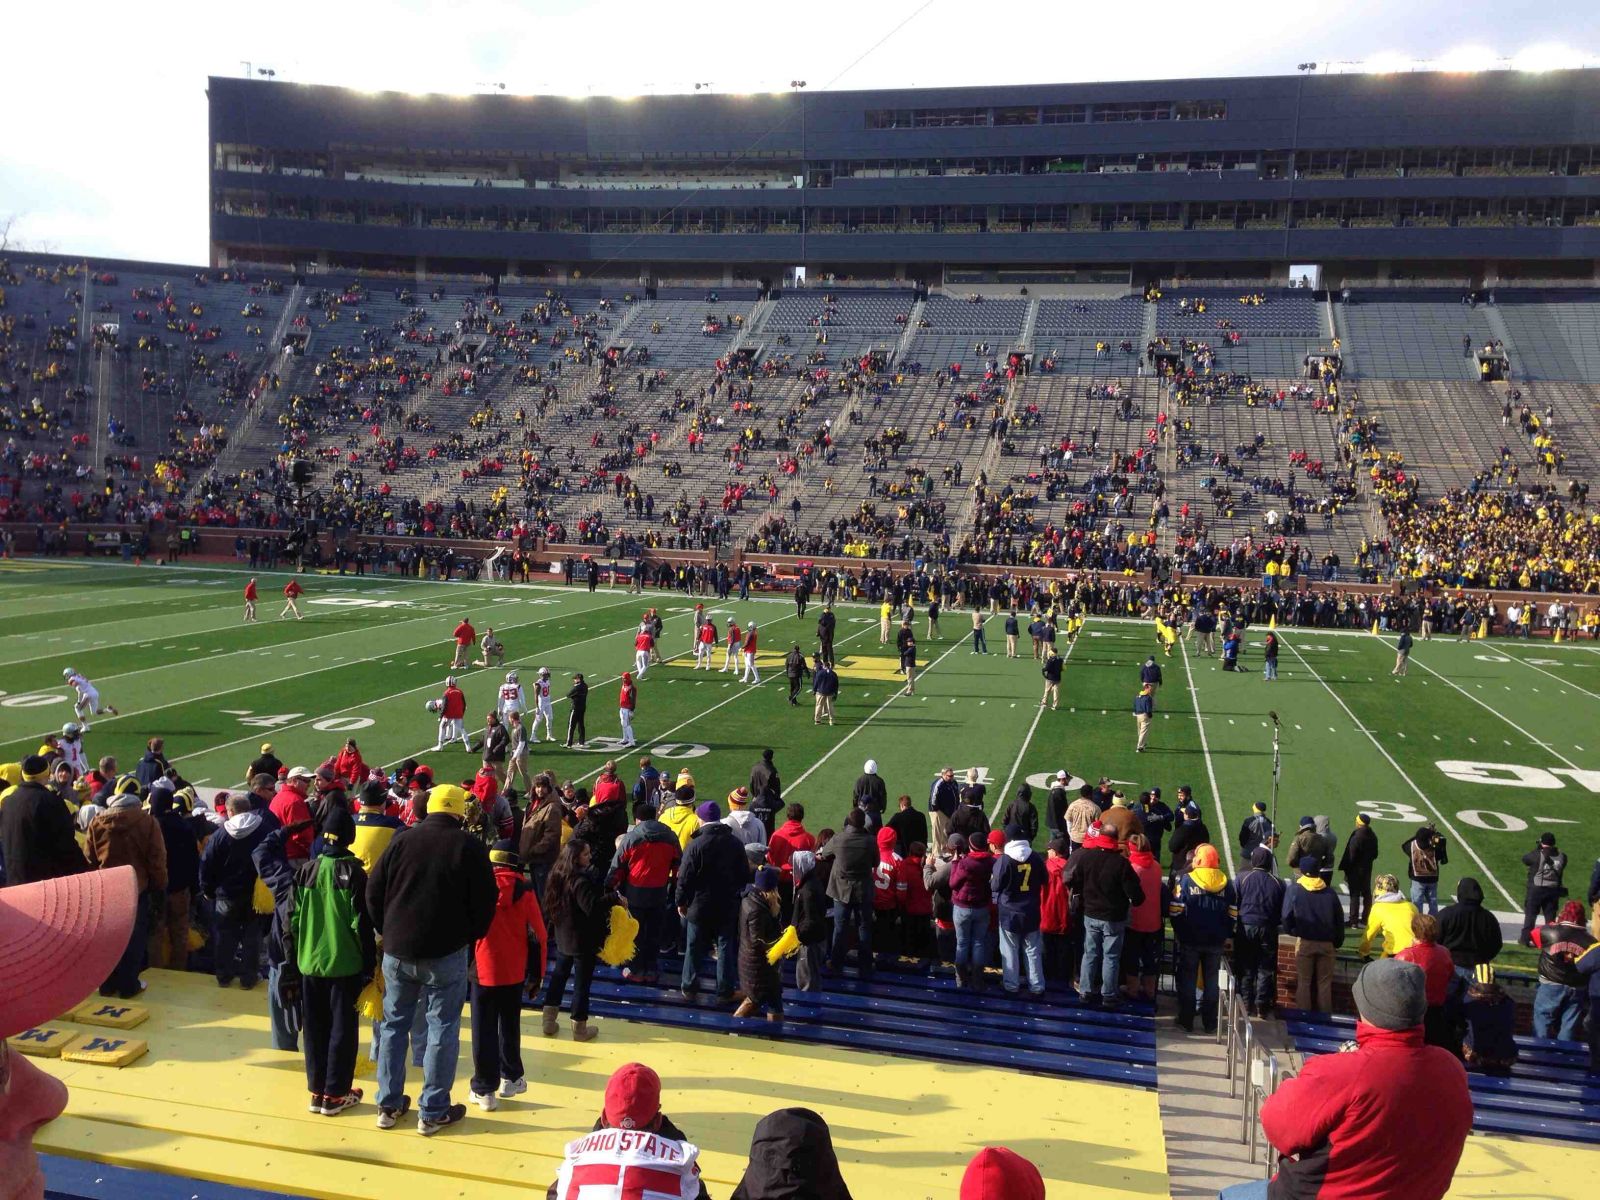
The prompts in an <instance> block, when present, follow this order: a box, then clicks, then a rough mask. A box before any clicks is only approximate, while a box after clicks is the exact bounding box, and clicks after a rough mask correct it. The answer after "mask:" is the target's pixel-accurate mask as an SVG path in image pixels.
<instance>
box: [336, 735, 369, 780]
mask: <svg viewBox="0 0 1600 1200" xmlns="http://www.w3.org/2000/svg"><path fill="white" fill-rule="evenodd" d="M333 773H334V774H335V775H337V776H338V777H339V778H340V779H341V780H343V781H344V782H345V783H347V784H349V785H350V789H351V790H352V791H359V790H360V789H361V787H362V786H363V785H364V784H365V783H366V782H367V764H366V763H364V762H362V761H361V751H360V750H358V749H357V748H356V740H355V738H350V739H349V740H348V741H346V742H345V744H344V749H343V750H341V751H339V753H338V754H337V755H336V756H335V757H334V760H333Z"/></svg>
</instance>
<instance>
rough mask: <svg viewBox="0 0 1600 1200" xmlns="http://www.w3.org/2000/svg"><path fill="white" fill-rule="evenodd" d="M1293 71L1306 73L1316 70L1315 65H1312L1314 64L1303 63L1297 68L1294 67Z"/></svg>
mask: <svg viewBox="0 0 1600 1200" xmlns="http://www.w3.org/2000/svg"><path fill="white" fill-rule="evenodd" d="M1295 69H1296V70H1299V71H1307V72H1310V71H1315V70H1316V69H1317V64H1316V63H1314V62H1303V63H1301V64H1300V65H1299V66H1298V67H1296V68H1295Z"/></svg>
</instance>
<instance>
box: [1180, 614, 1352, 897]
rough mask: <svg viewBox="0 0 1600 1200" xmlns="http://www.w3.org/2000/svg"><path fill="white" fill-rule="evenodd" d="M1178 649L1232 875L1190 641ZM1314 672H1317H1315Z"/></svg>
mask: <svg viewBox="0 0 1600 1200" xmlns="http://www.w3.org/2000/svg"><path fill="white" fill-rule="evenodd" d="M1278 640H1279V641H1280V642H1281V641H1283V639H1282V638H1281V637H1280V638H1279V639H1278ZM1178 649H1179V650H1180V651H1182V653H1183V673H1184V675H1185V676H1186V677H1187V678H1188V681H1189V702H1190V703H1191V704H1193V705H1194V723H1195V727H1196V728H1198V729H1199V730H1200V753H1201V754H1203V755H1205V759H1206V778H1207V779H1209V780H1210V781H1211V804H1212V807H1213V808H1215V809H1216V811H1217V826H1218V829H1217V838H1216V839H1215V840H1218V841H1221V843H1222V853H1223V855H1224V856H1225V857H1226V859H1227V862H1228V875H1229V876H1230V877H1232V876H1233V874H1234V869H1233V837H1232V836H1231V834H1230V833H1229V830H1228V818H1227V815H1226V814H1225V813H1224V812H1223V811H1222V792H1221V791H1220V790H1218V788H1217V768H1216V766H1215V765H1214V764H1213V763H1212V761H1211V743H1210V742H1209V741H1207V740H1206V722H1205V718H1204V717H1202V716H1201V715H1200V693H1199V692H1198V691H1197V690H1196V689H1195V686H1194V672H1193V671H1192V670H1190V669H1189V644H1188V642H1186V641H1185V640H1184V639H1183V638H1179V639H1178ZM1297 653H1298V652H1297ZM1300 661H1301V662H1305V659H1303V658H1302V659H1301V660H1300ZM1307 665H1309V664H1307ZM1312 673H1313V674H1315V672H1312ZM1324 686H1326V685H1324ZM1358 724H1359V722H1358Z"/></svg>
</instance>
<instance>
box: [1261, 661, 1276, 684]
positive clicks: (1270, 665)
mask: <svg viewBox="0 0 1600 1200" xmlns="http://www.w3.org/2000/svg"><path fill="white" fill-rule="evenodd" d="M1277 677H1278V660H1277V659H1275V658H1269V659H1265V660H1263V664H1262V668H1261V678H1263V679H1276V678H1277Z"/></svg>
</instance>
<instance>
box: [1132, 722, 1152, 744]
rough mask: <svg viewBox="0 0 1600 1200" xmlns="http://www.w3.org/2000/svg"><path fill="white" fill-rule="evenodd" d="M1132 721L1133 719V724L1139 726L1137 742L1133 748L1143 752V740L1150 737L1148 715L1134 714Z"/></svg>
mask: <svg viewBox="0 0 1600 1200" xmlns="http://www.w3.org/2000/svg"><path fill="white" fill-rule="evenodd" d="M1133 719H1134V721H1135V723H1137V725H1138V726H1139V740H1138V742H1137V743H1135V746H1134V748H1135V749H1136V750H1143V749H1144V740H1145V738H1147V737H1149V736H1150V714H1149V713H1134V714H1133Z"/></svg>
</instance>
